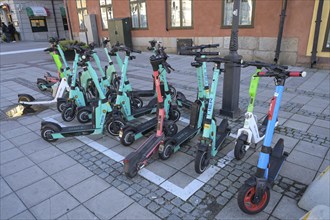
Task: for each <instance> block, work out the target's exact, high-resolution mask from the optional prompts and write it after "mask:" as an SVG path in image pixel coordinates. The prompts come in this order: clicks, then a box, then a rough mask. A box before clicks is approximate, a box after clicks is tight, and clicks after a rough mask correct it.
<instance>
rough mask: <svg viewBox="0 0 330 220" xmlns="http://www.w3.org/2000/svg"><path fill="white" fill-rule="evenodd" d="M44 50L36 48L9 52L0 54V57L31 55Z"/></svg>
mask: <svg viewBox="0 0 330 220" xmlns="http://www.w3.org/2000/svg"><path fill="white" fill-rule="evenodd" d="M45 49H46V48H37V49H29V50H16V51H9V52H0V56H3V55H10V54H18V53H31V52H36V51H43V50H45Z"/></svg>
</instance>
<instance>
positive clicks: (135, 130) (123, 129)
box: [121, 125, 138, 133]
mask: <svg viewBox="0 0 330 220" xmlns="http://www.w3.org/2000/svg"><path fill="white" fill-rule="evenodd" d="M121 129H122V131H123V132H125V131H126V130H128V129H132V130H133V131H134V132H135V133H136V132H137V131H138V129H137V127H135V126H132V125H124V126H123V127H122V128H121Z"/></svg>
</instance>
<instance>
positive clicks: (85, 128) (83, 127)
mask: <svg viewBox="0 0 330 220" xmlns="http://www.w3.org/2000/svg"><path fill="white" fill-rule="evenodd" d="M88 130H95V127H94V126H93V125H77V126H70V127H63V128H62V130H61V133H71V132H82V131H88Z"/></svg>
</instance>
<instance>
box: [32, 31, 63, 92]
mask: <svg viewBox="0 0 330 220" xmlns="http://www.w3.org/2000/svg"><path fill="white" fill-rule="evenodd" d="M49 43H50V44H51V46H50V47H49V48H47V49H45V50H44V51H45V52H49V54H50V55H51V57H52V58H53V60H54V62H55V65H56V67H57V71H58V77H57V76H52V75H51V74H50V73H49V72H46V73H45V75H44V78H38V79H37V86H38V88H39V89H40V90H41V91H46V90H47V89H51V88H52V86H53V85H54V84H55V83H57V82H59V81H60V76H62V77H63V76H64V69H63V68H62V66H63V64H62V62H61V58H62V60H63V62H64V63H65V64H67V63H66V60H65V57H64V55H63V56H62V54H61V53H60V52H62V53H63V51H62V50H61V47H60V46H59V44H58V43H59V40H58V39H57V38H53V37H51V38H50V39H49ZM66 67H67V66H66Z"/></svg>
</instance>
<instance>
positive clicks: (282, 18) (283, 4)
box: [274, 0, 288, 63]
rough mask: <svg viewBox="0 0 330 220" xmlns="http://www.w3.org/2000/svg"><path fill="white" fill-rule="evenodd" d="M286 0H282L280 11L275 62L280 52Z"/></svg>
mask: <svg viewBox="0 0 330 220" xmlns="http://www.w3.org/2000/svg"><path fill="white" fill-rule="evenodd" d="M287 3H288V1H287V0H283V1H282V11H281V15H280V17H281V18H280V27H279V30H278V35H277V44H276V50H275V58H274V62H275V63H277V61H278V59H279V57H280V52H281V43H282V35H283V29H284V20H285V16H286V14H285V13H286V6H287Z"/></svg>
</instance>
